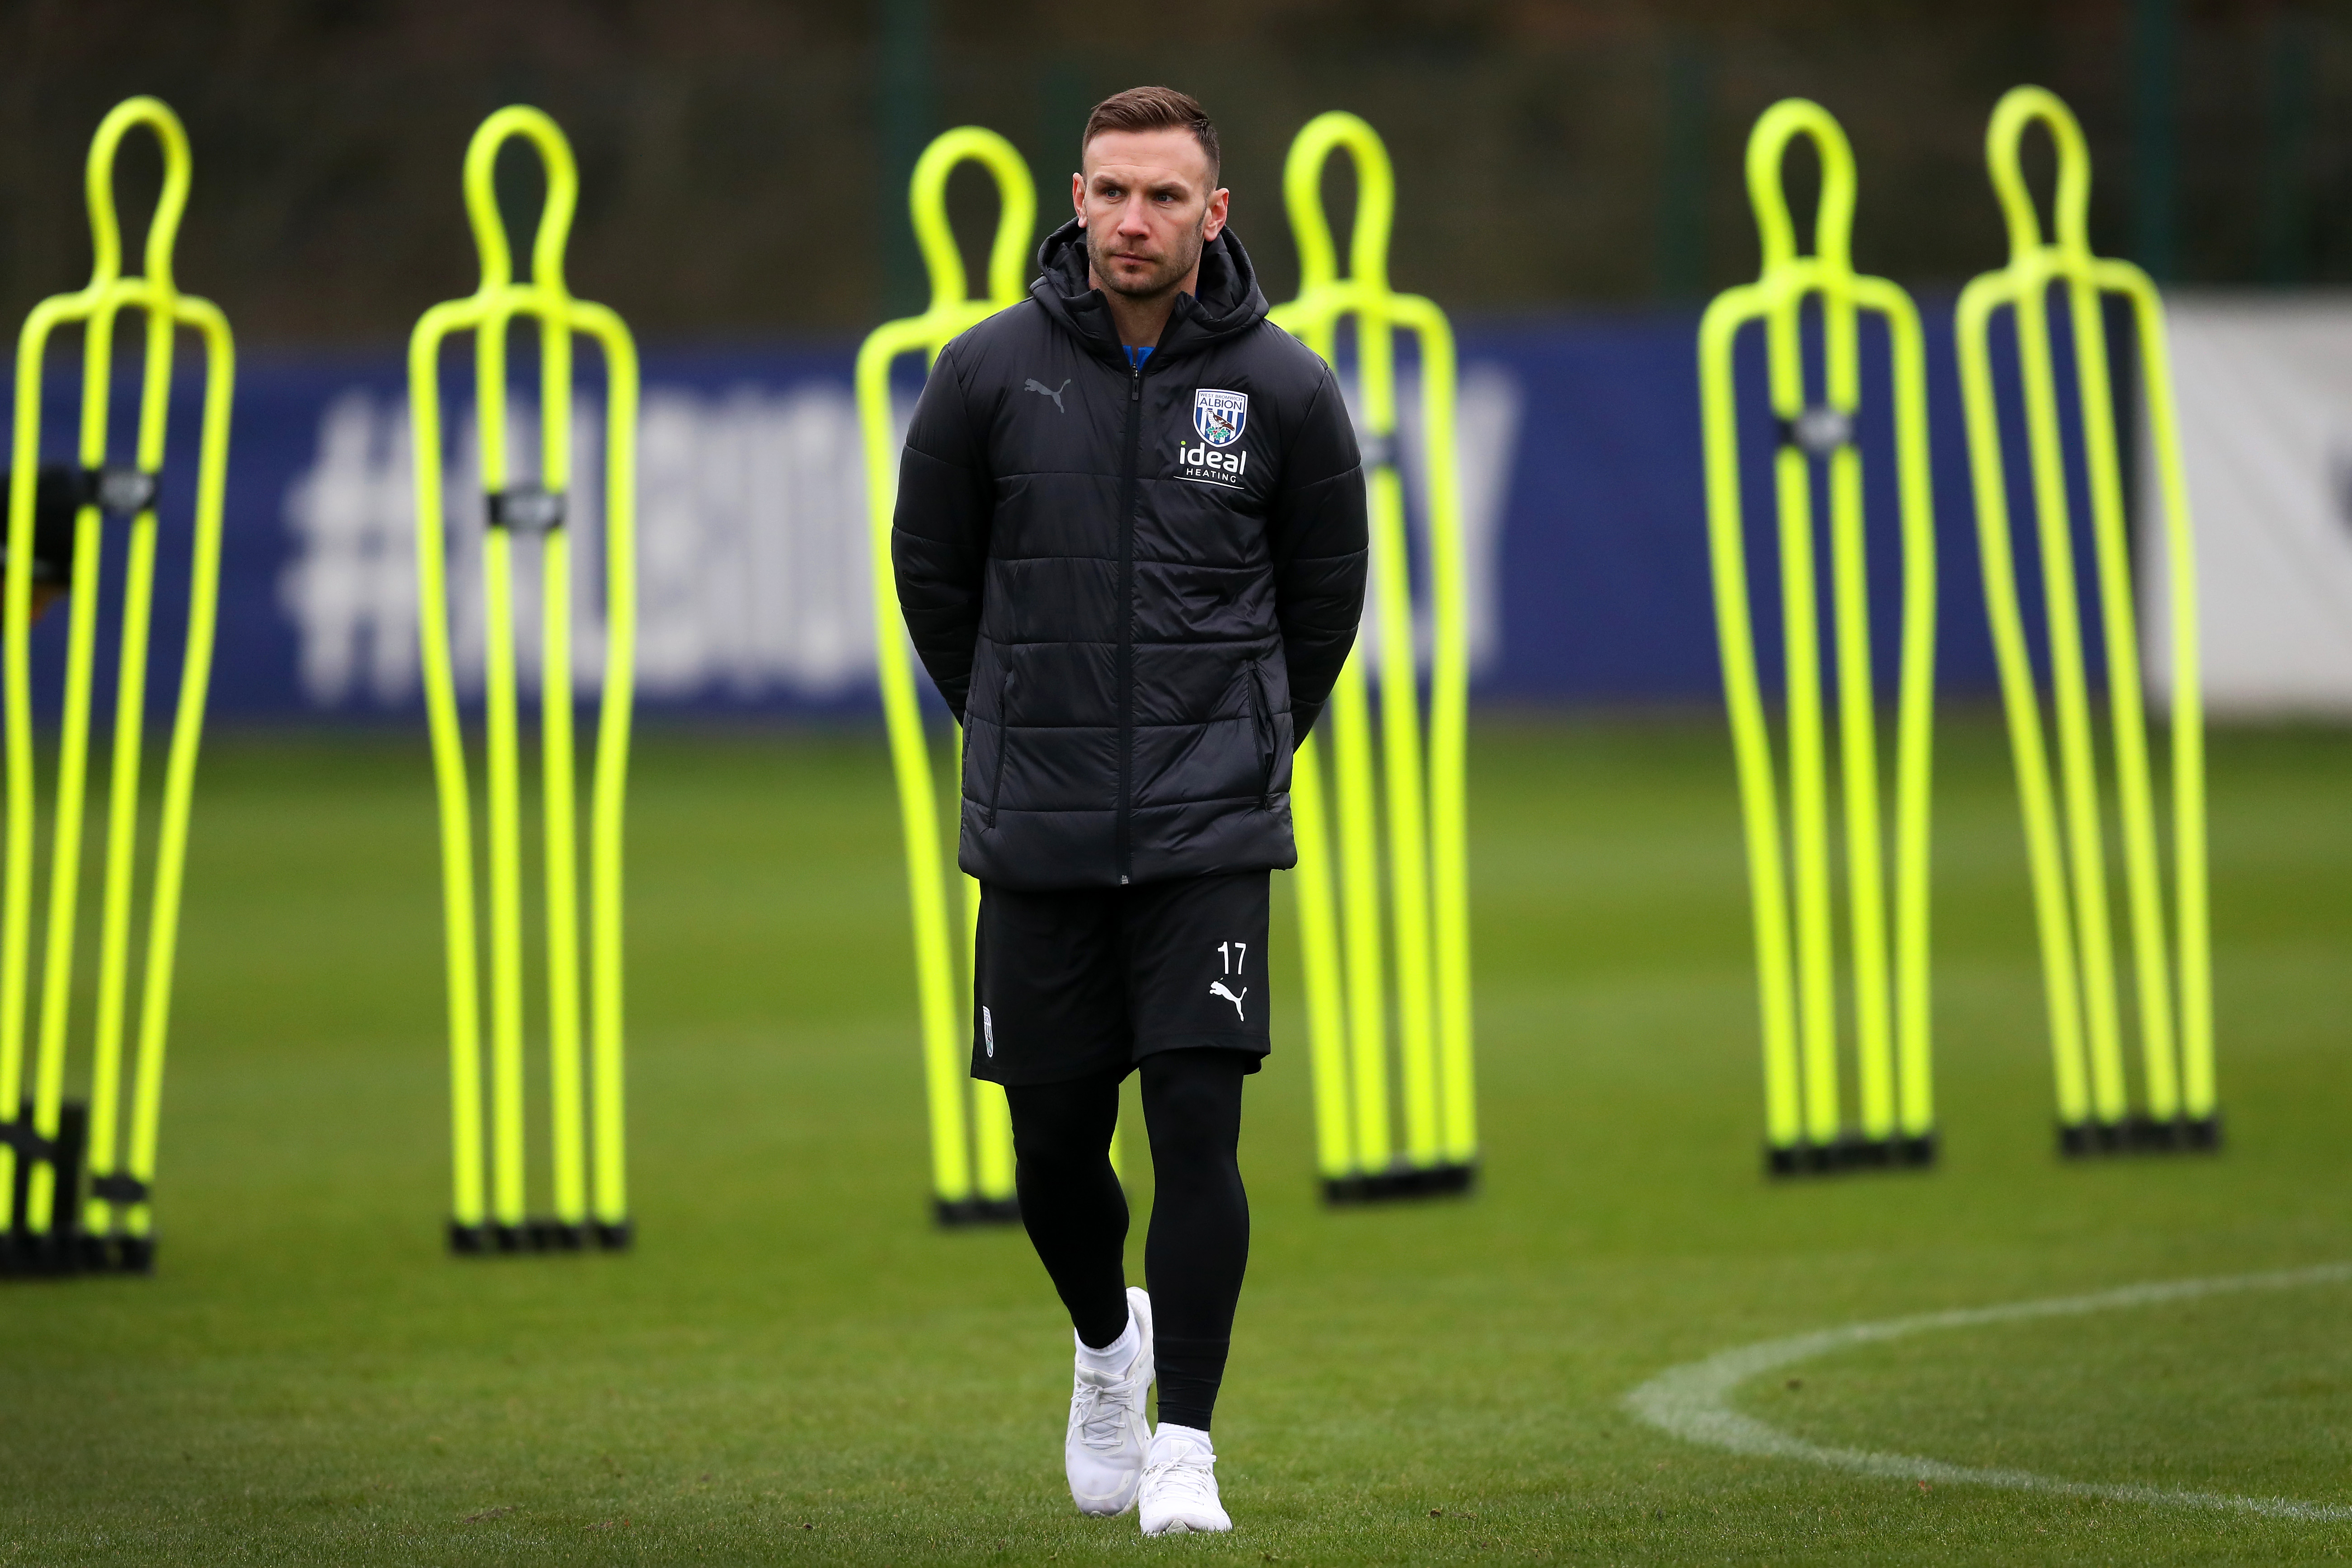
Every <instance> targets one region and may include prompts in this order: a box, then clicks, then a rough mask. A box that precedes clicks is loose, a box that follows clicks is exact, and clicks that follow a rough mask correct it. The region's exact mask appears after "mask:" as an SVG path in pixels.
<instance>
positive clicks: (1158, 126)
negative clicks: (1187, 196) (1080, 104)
mask: <svg viewBox="0 0 2352 1568" xmlns="http://www.w3.org/2000/svg"><path fill="white" fill-rule="evenodd" d="M1106 131H1190V132H1192V140H1193V141H1195V142H1199V143H1200V144H1201V151H1202V152H1203V153H1207V154H1208V158H1209V184H1212V185H1213V184H1216V183H1217V172H1218V170H1220V169H1221V168H1223V165H1224V156H1223V153H1220V152H1219V151H1218V150H1217V128H1216V127H1215V126H1214V125H1212V124H1210V123H1209V113H1208V110H1204V109H1202V107H1201V100H1199V99H1197V98H1194V97H1193V96H1192V94H1191V93H1189V92H1179V91H1177V90H1176V89H1174V88H1172V87H1130V88H1129V89H1127V90H1126V91H1125V92H1115V93H1112V94H1111V95H1110V96H1109V97H1108V98H1106V99H1104V100H1102V101H1101V102H1100V103H1097V104H1096V105H1095V109H1094V112H1093V113H1092V114H1089V115H1087V133H1086V134H1085V135H1084V136H1081V137H1079V138H1078V162H1079V163H1082V164H1083V163H1085V162H1086V161H1087V148H1088V147H1090V146H1092V145H1093V144H1094V140H1095V138H1096V137H1097V136H1099V135H1101V134H1102V133H1103V132H1106Z"/></svg>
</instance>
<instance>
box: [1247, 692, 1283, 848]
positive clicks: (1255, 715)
mask: <svg viewBox="0 0 2352 1568" xmlns="http://www.w3.org/2000/svg"><path fill="white" fill-rule="evenodd" d="M1249 671H1250V719H1251V721H1252V722H1253V723H1255V726H1256V729H1257V761H1258V789H1257V794H1258V805H1259V807H1260V809H1262V810H1271V809H1273V806H1274V770H1275V766H1276V763H1279V762H1280V761H1281V760H1282V758H1281V750H1280V748H1279V747H1277V746H1276V744H1275V732H1274V730H1275V727H1274V699H1273V698H1272V697H1271V696H1270V695H1269V694H1268V693H1267V691H1266V685H1265V661H1263V660H1261V659H1255V658H1254V659H1252V660H1250V667H1249Z"/></svg>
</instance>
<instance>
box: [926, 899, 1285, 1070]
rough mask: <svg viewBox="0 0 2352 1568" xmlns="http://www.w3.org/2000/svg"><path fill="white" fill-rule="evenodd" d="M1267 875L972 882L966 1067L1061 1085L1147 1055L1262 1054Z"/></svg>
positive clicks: (1267, 1041) (1266, 1038)
mask: <svg viewBox="0 0 2352 1568" xmlns="http://www.w3.org/2000/svg"><path fill="white" fill-rule="evenodd" d="M1266 895H1267V874H1266V873H1265V872H1264V871H1236V872H1234V873H1232V874H1230V875H1227V876H1222V877H1188V878H1184V879H1180V880H1177V881H1171V882H1146V883H1143V884H1141V885H1139V886H1136V887H1129V888H1080V889H1069V890H1066V891H1060V892H1045V893H1024V892H1016V891H1013V890H1012V889H1005V888H992V887H985V886H983V887H982V889H981V893H980V940H979V942H978V947H977V951H976V952H975V953H974V956H973V962H972V999H971V1076H972V1077H974V1078H978V1079H987V1080H989V1081H990V1082H991V1083H1003V1084H1032V1083H1065V1082H1067V1081H1068V1080H1070V1079H1078V1078H1091V1077H1093V1076H1094V1075H1095V1074H1097V1073H1099V1072H1107V1071H1109V1070H1112V1069H1114V1068H1116V1069H1118V1070H1119V1071H1122V1072H1123V1071H1125V1070H1126V1069H1127V1068H1131V1067H1133V1066H1134V1065H1135V1064H1136V1063H1137V1062H1139V1061H1141V1060H1142V1059H1143V1058H1145V1057H1148V1056H1150V1055H1152V1054H1153V1053H1154V1052H1157V1051H1173V1050H1182V1049H1185V1048H1187V1047H1196V1046H1213V1047H1222V1048H1224V1049H1227V1050H1236V1051H1244V1052H1246V1053H1248V1056H1249V1070H1250V1071H1251V1072H1255V1071H1256V1070H1257V1068H1258V1060H1259V1058H1262V1057H1264V1056H1265V1054H1266V1053H1267V1052H1268V1051H1270V1050H1272V1049H1273V1041H1272V1038H1271V1037H1270V1035H1269V1034H1268V1031H1267V1028H1266V1024H1267V1019H1268V1016H1269V1014H1270V1012H1271V1009H1270V1008H1269V1006H1268V1005H1267V1004H1268V1000H1269V999H1268V997H1267V994H1266V983H1265V928H1266Z"/></svg>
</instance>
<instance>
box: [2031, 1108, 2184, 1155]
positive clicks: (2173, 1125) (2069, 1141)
mask: <svg viewBox="0 0 2352 1568" xmlns="http://www.w3.org/2000/svg"><path fill="white" fill-rule="evenodd" d="M2058 1152H2059V1154H2060V1155H2061V1156H2062V1157H2063V1158H2065V1159H2069V1160H2085V1159H2097V1158H2099V1157H2101V1156H2104V1155H2108V1154H2218V1153H2220V1152H2221V1112H2220V1111H2218V1110H2217V1111H2215V1112H2214V1113H2213V1114H2212V1115H2210V1116H2201V1117H2195V1118H2190V1117H2180V1118H2178V1119H2176V1120H2174V1121H2155V1120H2153V1119H2152V1118H2149V1117H2146V1116H2127V1117H2126V1118H2124V1120H2122V1121H2081V1122H2075V1123H2074V1124H2072V1125H2069V1124H2068V1123H2066V1122H2063V1121H2062V1122H2060V1123H2059V1124H2058Z"/></svg>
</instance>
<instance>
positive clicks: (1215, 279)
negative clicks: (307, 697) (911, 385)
mask: <svg viewBox="0 0 2352 1568" xmlns="http://www.w3.org/2000/svg"><path fill="white" fill-rule="evenodd" d="M1040 259H1041V261H1042V262H1043V264H1044V267H1045V275H1044V276H1043V277H1042V278H1040V279H1037V281H1036V283H1035V284H1034V285H1033V286H1032V288H1031V290H1030V295H1031V297H1030V299H1028V300H1025V301H1024V302H1023V303H1021V304H1019V305H1016V306H1014V307H1013V308H1012V309H1011V310H1004V311H1002V312H1000V313H998V314H997V315H995V316H992V317H991V318H990V319H989V320H987V321H983V322H982V323H981V324H980V325H979V326H977V327H974V328H973V329H972V330H971V331H968V332H966V333H964V334H963V335H962V336H961V337H960V338H958V339H957V340H956V341H955V342H952V343H950V344H949V345H948V348H947V351H946V352H945V353H942V354H941V355H940V360H939V363H938V365H937V366H936V367H935V368H934V369H933V372H932V374H931V378H930V381H929V384H927V385H926V386H925V387H924V388H923V395H922V399H921V401H920V402H919V403H918V404H917V405H916V407H915V420H914V426H913V427H912V428H911V429H910V430H908V434H907V449H906V453H905V455H904V457H903V458H902V459H901V462H900V468H899V479H898V513H897V517H896V519H895V527H894V528H893V531H892V533H891V540H890V554H891V561H892V563H893V565H894V567H895V568H896V570H897V574H898V603H899V605H900V607H901V608H902V609H903V610H904V611H905V613H906V616H907V627H908V631H909V632H911V633H912V634H913V636H914V640H915V648H916V651H917V652H918V653H919V655H920V656H921V657H922V660H923V665H924V668H927V669H929V671H930V674H931V679H933V680H935V681H937V682H938V683H939V689H940V695H941V696H943V697H945V698H946V699H947V701H948V706H949V707H950V708H952V709H954V710H955V713H956V717H957V718H958V719H959V720H961V721H962V723H963V726H964V734H965V742H966V743H965V747H964V763H963V824H962V837H961V853H960V855H959V857H958V858H959V859H960V860H961V864H962V866H963V868H964V869H965V870H967V871H969V872H971V874H972V875H973V876H975V877H978V878H979V879H981V880H982V881H983V882H991V883H994V884H996V885H998V886H1002V887H1008V888H1020V889H1049V888H1097V887H1116V886H1118V885H1119V884H1121V883H1125V882H1129V881H1134V882H1149V881H1159V880H1163V879H1170V878H1175V877H1192V876H1205V875H1210V874H1213V873H1216V872H1222V871H1244V870H1254V869H1257V868H1265V867H1283V866H1290V865H1293V864H1296V862H1297V850H1296V849H1295V848H1294V847H1293V846H1292V842H1291V836H1290V795H1289V791H1290V753H1291V751H1292V749H1293V748H1294V747H1295V746H1296V745H1297V742H1298V740H1299V739H1300V738H1301V737H1303V736H1304V735H1305V734H1306V732H1307V727H1308V726H1309V725H1311V724H1312V723H1313V722H1314V721H1315V716H1316V714H1317V713H1318V712H1319V711H1320V710H1321V709H1322V706H1323V703H1324V700H1325V699H1326V698H1327V697H1328V696H1329V694H1330V690H1331V683H1332V682H1333V681H1334V680H1335V679H1338V676H1339V667H1340V665H1341V663H1342V662H1343V661H1344V660H1345V659H1346V658H1347V657H1348V649H1349V646H1350V644H1352V643H1353V641H1354V640H1355V636H1356V623H1357V621H1358V619H1359V618H1360V616H1361V614H1362V610H1363V596H1364V559H1365V557H1364V548H1365V537H1364V480H1363V472H1362V469H1361V467H1360V463H1359V460H1358V458H1357V453H1356V438H1355V433H1354V431H1353V429H1352V428H1351V427H1350V426H1349V420H1348V413H1347V409H1346V406H1345V405H1344V404H1343V403H1342V402H1341V400H1340V396H1339V386H1338V384H1336V383H1335V382H1334V381H1333V379H1332V376H1331V372H1330V370H1329V368H1328V366H1326V365H1325V364H1324V363H1323V362H1322V361H1321V360H1320V359H1318V358H1317V357H1316V356H1315V354H1314V353H1311V352H1309V351H1308V350H1307V347H1306V346H1305V345H1304V344H1302V343H1300V342H1298V340H1297V339H1296V338H1294V337H1292V336H1290V334H1288V333H1287V332H1285V331H1282V330H1281V329H1280V328H1278V327H1276V326H1273V325H1271V324H1270V323H1268V322H1267V321H1266V320H1265V310H1266V305H1265V295H1263V294H1262V293H1260V292H1259V291H1258V288H1257V282H1256V278H1255V274H1254V273H1253V271H1252V270H1251V268H1250V263H1249V258H1248V256H1247V255H1246V254H1244V251H1243V250H1242V247H1241V246H1240V244H1239V242H1237V241H1236V240H1235V239H1234V236H1233V233H1232V231H1231V230H1227V231H1226V232H1225V233H1223V234H1222V235H1220V236H1219V237H1217V239H1216V240H1215V241H1214V242H1213V244H1212V245H1210V246H1209V247H1208V248H1207V249H1206V251H1205V252H1204V253H1203V254H1202V262H1201V279H1200V291H1199V293H1198V295H1197V296H1195V295H1179V296H1178V297H1177V300H1176V310H1175V314H1174V315H1173V316H1172V317H1171V319H1170V321H1169V323H1168V329H1167V331H1165V332H1163V333H1161V334H1160V346H1159V347H1158V349H1157V350H1156V351H1155V352H1154V353H1152V354H1151V356H1150V358H1149V359H1148V360H1146V361H1145V362H1144V364H1143V367H1142V369H1141V370H1140V371H1135V370H1132V369H1130V368H1129V364H1128V363H1127V356H1126V352H1125V351H1124V350H1123V349H1122V348H1121V347H1120V345H1119V341H1118V332H1117V331H1116V330H1115V328H1114V327H1113V326H1112V323H1111V318H1110V310H1109V307H1108V304H1106V303H1105V301H1104V300H1103V298H1102V296H1101V295H1100V294H1099V293H1097V292H1095V291H1094V290H1092V289H1089V288H1088V287H1087V260H1086V246H1085V243H1084V237H1083V236H1082V235H1081V234H1080V232H1079V229H1078V226H1077V225H1076V223H1075V222H1073V223H1071V224H1068V225H1066V226H1064V227H1063V228H1062V229H1060V230H1059V231H1057V232H1056V233H1055V234H1054V235H1053V236H1052V237H1050V238H1048V239H1047V240H1046V241H1045V247H1044V250H1043V251H1042V252H1041V256H1040ZM1196 411H1197V416H1196Z"/></svg>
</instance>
